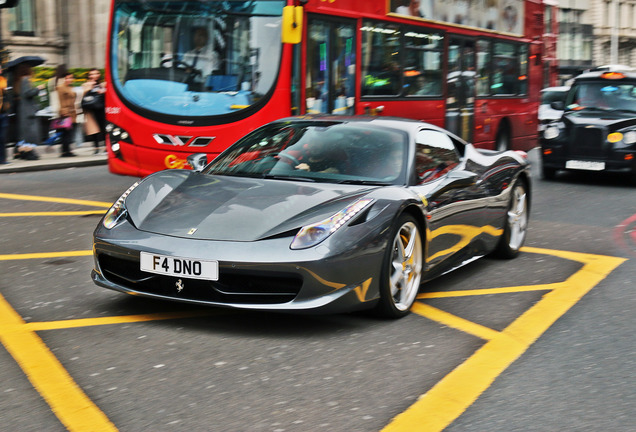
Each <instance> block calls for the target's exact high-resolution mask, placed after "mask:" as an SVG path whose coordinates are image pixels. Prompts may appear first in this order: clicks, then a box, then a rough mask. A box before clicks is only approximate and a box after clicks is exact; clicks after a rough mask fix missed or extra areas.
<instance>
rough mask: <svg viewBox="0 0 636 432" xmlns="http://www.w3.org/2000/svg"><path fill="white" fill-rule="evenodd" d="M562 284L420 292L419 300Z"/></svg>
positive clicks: (547, 289)
mask: <svg viewBox="0 0 636 432" xmlns="http://www.w3.org/2000/svg"><path fill="white" fill-rule="evenodd" d="M559 286H561V283H551V284H542V285H525V286H516V287H506V288H484V289H471V290H460V291H437V292H427V293H422V294H418V296H417V298H418V299H419V300H423V299H430V298H447V297H468V296H482V295H491V294H511V293H520V292H528V291H550V290H553V289H555V288H557V287H559Z"/></svg>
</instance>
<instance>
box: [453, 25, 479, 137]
mask: <svg viewBox="0 0 636 432" xmlns="http://www.w3.org/2000/svg"><path fill="white" fill-rule="evenodd" d="M474 108H475V41H474V40H471V39H466V38H460V37H455V36H451V37H450V38H449V42H448V73H447V75H446V129H448V130H449V131H451V132H453V133H454V134H455V135H457V136H460V137H462V138H463V139H465V140H466V141H468V142H472V139H473V124H474V118H473V117H474V114H475V109H474Z"/></svg>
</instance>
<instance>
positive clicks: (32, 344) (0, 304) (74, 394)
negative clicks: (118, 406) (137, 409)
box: [0, 296, 117, 432]
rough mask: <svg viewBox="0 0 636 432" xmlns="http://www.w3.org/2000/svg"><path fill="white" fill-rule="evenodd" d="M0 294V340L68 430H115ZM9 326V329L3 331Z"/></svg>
mask: <svg viewBox="0 0 636 432" xmlns="http://www.w3.org/2000/svg"><path fill="white" fill-rule="evenodd" d="M23 324H24V321H23V320H22V318H21V317H20V316H19V315H18V314H17V313H16V312H15V310H13V308H11V306H9V304H8V303H7V302H6V301H5V299H4V297H2V296H0V342H2V344H3V345H4V347H5V348H6V349H7V351H8V352H9V353H10V354H11V355H12V356H13V358H14V359H15V360H16V361H17V362H18V364H19V365H20V367H21V368H22V370H23V371H24V373H25V374H26V376H27V377H28V379H29V381H31V384H33V387H35V388H36V389H37V391H38V392H39V393H40V395H42V397H43V398H44V400H46V402H47V403H48V404H49V406H50V407H51V409H52V410H53V413H54V414H55V415H56V416H57V418H58V419H59V420H60V421H61V422H62V424H63V425H64V426H65V427H66V428H67V429H68V430H69V431H78V432H79V431H116V430H117V428H116V427H115V425H114V424H112V423H111V422H110V420H109V419H108V417H106V415H104V413H103V412H101V411H100V410H99V408H97V406H95V404H93V402H92V401H91V400H90V399H89V398H88V397H87V396H86V394H84V392H83V391H82V390H81V389H80V388H79V386H78V385H77V384H75V382H74V381H73V378H71V376H70V375H69V374H68V372H67V371H66V370H65V369H64V367H62V365H61V364H60V362H59V361H58V360H57V358H55V356H54V355H53V353H51V351H49V349H48V348H47V346H46V345H45V344H44V342H43V341H42V339H40V337H39V336H38V335H37V334H35V333H34V332H32V331H30V330H27V329H25V328H22V329H21V327H22V326H23ZM5 328H10V329H11V331H6V332H5V331H4V329H5Z"/></svg>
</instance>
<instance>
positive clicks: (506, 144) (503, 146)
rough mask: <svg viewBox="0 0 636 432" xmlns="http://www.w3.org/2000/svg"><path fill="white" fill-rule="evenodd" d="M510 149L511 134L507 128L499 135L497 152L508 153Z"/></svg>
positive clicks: (496, 143) (496, 142) (496, 145)
mask: <svg viewBox="0 0 636 432" xmlns="http://www.w3.org/2000/svg"><path fill="white" fill-rule="evenodd" d="M509 149H510V132H509V131H508V128H507V127H505V126H504V127H502V128H501V129H500V130H499V133H497V138H496V141H495V150H497V151H506V150H509Z"/></svg>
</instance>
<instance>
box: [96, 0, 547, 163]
mask: <svg viewBox="0 0 636 432" xmlns="http://www.w3.org/2000/svg"><path fill="white" fill-rule="evenodd" d="M288 3H289V5H288ZM294 3H298V2H293V1H289V2H288V1H275V0H252V1H248V0H241V1H232V0H214V1H187V0H185V1H177V0H172V1H154V0H126V1H123V0H114V1H113V6H112V17H111V26H110V37H109V45H108V56H107V67H106V79H107V84H108V89H109V91H108V93H107V103H106V105H107V106H106V116H107V121H108V125H107V126H108V137H107V147H108V153H109V168H110V170H111V171H112V172H114V173H118V174H125V175H133V176H145V175H148V174H150V173H152V172H155V171H158V170H161V169H165V168H188V166H187V163H186V157H187V156H188V155H189V154H192V153H199V152H204V153H208V154H209V155H210V156H209V159H211V158H213V157H215V156H216V155H218V154H219V153H220V152H221V151H223V150H224V149H226V148H227V147H228V146H229V145H230V144H232V143H233V142H234V141H236V140H237V139H238V138H240V137H241V136H243V135H244V134H246V133H247V132H249V131H251V130H253V129H255V128H257V127H259V126H261V125H263V124H265V123H267V122H269V121H271V120H274V119H277V118H281V117H285V116H289V115H296V114H306V113H325V114H336V115H354V114H365V113H366V114H374V115H382V116H398V117H407V118H414V119H418V120H425V121H428V122H430V123H433V124H436V125H438V126H442V127H445V128H447V129H449V130H451V131H453V132H454V133H456V134H457V135H459V136H461V137H463V138H465V139H467V140H468V141H471V142H473V143H474V144H475V145H477V146H479V147H483V148H496V149H505V148H514V149H522V150H527V149H529V148H532V147H534V146H535V145H536V140H537V108H538V104H539V91H540V89H541V88H542V87H543V80H544V78H543V62H542V49H543V44H542V35H543V33H544V28H543V10H544V5H543V3H542V2H541V1H539V0H536V1H532V0H526V1H522V0H483V1H471V2H469V1H466V0H455V1H451V2H447V3H443V2H437V1H433V0H430V1H427V2H424V1H422V2H421V3H420V4H419V6H418V7H411V8H409V5H407V4H402V3H403V2H402V1H399V0H390V1H386V0H365V1H364V2H361V1H357V0H309V1H307V2H299V3H303V4H304V5H303V6H301V7H296V8H295V9H289V8H287V9H285V6H293V4H294ZM406 3H408V2H406ZM283 10H286V11H287V12H286V14H287V16H288V18H290V19H291V21H289V20H288V19H286V20H283ZM415 15H419V16H415ZM281 35H283V37H284V38H285V41H286V42H289V41H292V39H294V38H297V39H298V40H299V43H293V44H292V43H282V42H281V40H282V39H281ZM290 35H291V36H290ZM290 37H291V39H290ZM293 42H296V41H293Z"/></svg>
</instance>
